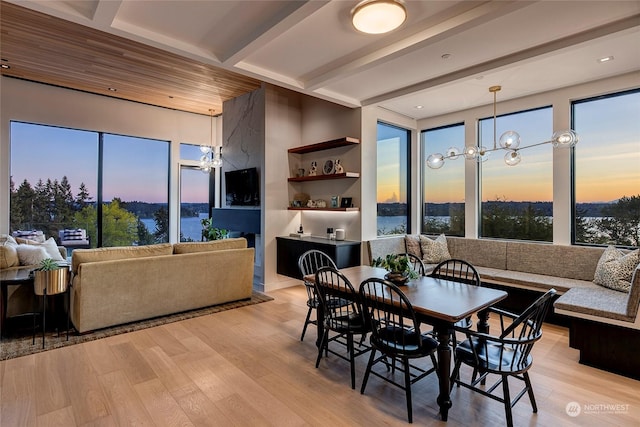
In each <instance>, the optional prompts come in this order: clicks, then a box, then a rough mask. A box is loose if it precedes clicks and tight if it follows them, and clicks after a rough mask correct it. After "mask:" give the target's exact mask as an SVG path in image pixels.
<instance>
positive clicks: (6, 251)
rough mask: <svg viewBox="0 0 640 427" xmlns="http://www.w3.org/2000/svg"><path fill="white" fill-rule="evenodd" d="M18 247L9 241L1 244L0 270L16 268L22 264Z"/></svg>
mask: <svg viewBox="0 0 640 427" xmlns="http://www.w3.org/2000/svg"><path fill="white" fill-rule="evenodd" d="M17 246H18V245H15V244H11V243H9V242H8V241H6V242H4V243H2V244H0V268H9V267H15V266H16V265H19V264H20V260H19V259H18V251H17V250H16V248H17Z"/></svg>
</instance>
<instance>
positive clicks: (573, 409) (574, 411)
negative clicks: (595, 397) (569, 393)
mask: <svg viewBox="0 0 640 427" xmlns="http://www.w3.org/2000/svg"><path fill="white" fill-rule="evenodd" d="M564 410H565V412H566V413H567V415H569V416H570V417H577V416H578V415H580V412H581V411H582V408H581V407H580V404H579V403H578V402H569V403H567V406H566V407H565V408H564Z"/></svg>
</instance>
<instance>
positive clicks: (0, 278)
mask: <svg viewBox="0 0 640 427" xmlns="http://www.w3.org/2000/svg"><path fill="white" fill-rule="evenodd" d="M32 270H33V269H30V268H21V269H16V270H2V271H0V288H2V299H1V300H0V305H1V307H0V312H1V314H0V338H1V337H6V336H7V322H8V319H7V300H8V295H9V286H33V276H32V275H31V271H32Z"/></svg>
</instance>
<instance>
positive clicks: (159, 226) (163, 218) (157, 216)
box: [153, 207, 169, 243]
mask: <svg viewBox="0 0 640 427" xmlns="http://www.w3.org/2000/svg"><path fill="white" fill-rule="evenodd" d="M153 219H154V221H155V223H156V229H155V231H154V232H153V237H154V238H155V241H156V243H164V242H168V241H169V211H168V210H167V208H164V207H162V208H160V209H158V210H157V211H155V212H154V213H153Z"/></svg>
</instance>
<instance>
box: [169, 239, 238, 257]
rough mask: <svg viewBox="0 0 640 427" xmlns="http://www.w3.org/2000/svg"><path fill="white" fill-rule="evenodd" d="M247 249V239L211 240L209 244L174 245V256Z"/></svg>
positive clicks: (189, 243)
mask: <svg viewBox="0 0 640 427" xmlns="http://www.w3.org/2000/svg"><path fill="white" fill-rule="evenodd" d="M246 247H247V240H246V239H245V238H242V237H240V238H235V239H220V240H211V241H209V242H185V243H175V244H174V245H173V253H174V254H190V253H194V252H211V251H221V250H225V249H244V248H246Z"/></svg>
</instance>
